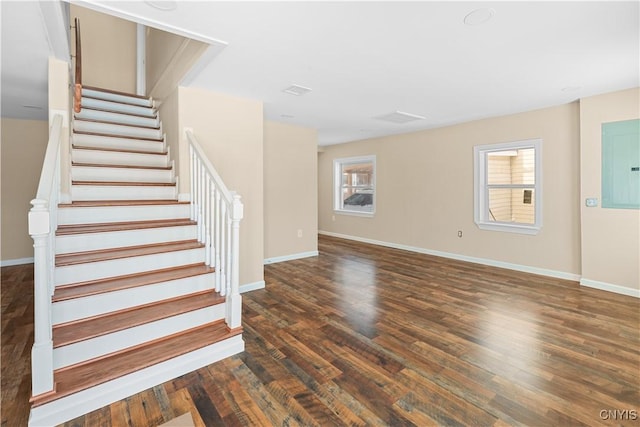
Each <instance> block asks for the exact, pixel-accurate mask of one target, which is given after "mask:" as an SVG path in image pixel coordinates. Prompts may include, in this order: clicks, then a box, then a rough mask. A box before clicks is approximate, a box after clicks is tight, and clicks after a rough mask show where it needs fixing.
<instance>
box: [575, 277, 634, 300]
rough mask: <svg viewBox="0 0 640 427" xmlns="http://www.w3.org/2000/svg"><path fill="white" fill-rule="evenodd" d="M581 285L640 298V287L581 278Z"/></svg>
mask: <svg viewBox="0 0 640 427" xmlns="http://www.w3.org/2000/svg"><path fill="white" fill-rule="evenodd" d="M580 286H586V287H588V288H594V289H600V290H601V291H607V292H613V293H616V294H622V295H628V296H630V297H635V298H640V289H632V288H627V287H626V286H620V285H614V284H612V283H606V282H599V281H597V280H591V279H585V278H584V277H583V278H582V279H580Z"/></svg>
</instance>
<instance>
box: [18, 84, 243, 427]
mask: <svg viewBox="0 0 640 427" xmlns="http://www.w3.org/2000/svg"><path fill="white" fill-rule="evenodd" d="M81 105H82V109H81V111H80V112H79V113H76V114H75V115H74V119H73V133H72V142H71V144H72V145H71V166H70V171H71V172H70V174H71V176H70V181H71V200H72V201H71V203H63V204H58V206H57V209H55V208H54V209H53V211H52V214H51V216H53V217H55V218H56V221H55V222H54V227H53V228H54V229H55V228H57V229H56V230H55V237H52V240H54V242H53V245H54V247H55V258H54V260H55V262H54V265H52V266H51V269H52V275H51V276H52V277H51V279H52V280H53V284H49V288H50V291H51V292H50V305H49V312H50V342H51V344H50V347H52V350H51V353H52V354H51V357H52V359H50V360H49V359H48V358H49V356H48V353H47V351H46V347H47V343H46V340H44V341H42V342H41V343H40V344H39V342H40V341H39V338H38V328H39V327H38V314H36V343H35V345H34V350H33V351H34V353H33V355H34V356H33V364H34V369H33V372H34V379H33V381H34V382H33V384H34V396H33V397H32V399H31V402H32V411H31V418H30V425H34V426H35V425H37V426H41V425H55V424H59V423H62V422H65V421H67V420H70V419H73V418H75V417H77V416H80V415H82V414H84V413H87V412H89V411H91V410H94V409H98V408H100V407H102V406H104V405H107V404H109V403H112V402H114V401H116V400H119V399H122V398H124V397H127V396H130V395H132V394H135V393H137V392H140V391H142V390H145V389H147V388H149V387H152V386H154V385H157V384H159V383H162V382H164V381H167V380H169V379H172V378H175V377H177V376H179V375H182V374H184V373H187V372H190V371H192V370H195V369H198V368H200V367H202V366H205V365H208V364H210V363H213V362H215V361H217V360H220V359H222V358H225V357H228V356H231V355H233V354H236V353H238V352H241V351H243V349H244V343H243V341H242V327H241V326H240V325H239V321H238V320H234V321H233V322H229V321H228V319H229V316H230V315H229V310H230V309H231V305H230V303H229V301H228V299H229V297H231V295H226V296H224V295H225V292H226V293H227V294H229V292H228V291H227V288H226V287H225V286H224V283H223V286H221V284H220V282H221V281H225V280H227V279H225V277H224V275H223V276H220V271H218V272H217V274H216V270H224V266H218V264H216V263H215V262H210V261H209V260H214V259H215V258H214V257H212V256H210V255H209V253H210V252H212V251H213V249H211V247H212V242H211V241H212V240H213V241H215V239H214V238H213V237H211V238H210V237H209V234H206V233H205V232H204V226H205V224H203V222H204V220H205V218H209V216H210V215H209V213H208V212H205V211H204V207H205V203H204V202H202V203H200V206H194V203H196V202H194V200H191V202H180V201H178V197H177V188H176V174H175V169H174V164H173V162H172V161H171V159H170V153H169V150H168V147H167V144H166V141H165V138H164V136H163V132H162V124H161V122H160V119H159V117H158V113H157V111H156V109H155V108H154V105H153V101H152V100H150V99H148V98H143V97H139V96H136V95H129V94H123V93H119V92H113V91H108V90H103V89H97V88H87V87H83V88H82V100H81ZM45 161H46V160H45ZM192 163H193V162H192ZM43 174H44V173H43ZM192 175H193V174H192ZM61 179H65V177H62V178H61ZM41 182H42V181H41ZM192 184H193V185H195V186H196V190H198V188H197V185H198V184H197V183H195V182H193V180H192ZM193 185H192V186H193ZM207 185H208V184H207ZM207 189H209V187H208V186H207ZM34 206H36V205H35V204H34ZM206 207H208V208H210V207H211V206H210V204H208V203H207V204H206ZM199 212H200V213H199ZM56 226H57V227H56ZM229 229H230V228H229ZM207 230H208V228H207ZM32 235H33V233H32ZM229 236H230V235H229ZM34 241H36V244H37V240H36V237H35V236H34ZM34 247H36V245H34ZM52 255H53V254H52ZM223 257H224V255H223ZM52 258H53V256H52ZM37 260H38V257H37V256H36V267H35V268H36V276H37V269H38V265H37ZM216 266H218V267H216ZM43 274H44V273H43ZM36 282H37V280H36ZM36 286H38V284H37V283H36ZM45 299H46V298H45ZM43 300H44V299H43V298H42V297H37V301H36V310H38V304H39V303H38V301H43ZM47 302H49V301H48V300H47ZM237 303H238V300H237V299H236V301H235V304H237ZM40 330H41V331H42V330H45V331H46V329H40ZM40 335H42V334H40ZM43 354H44V355H45V356H43ZM43 361H44V363H40V364H39V365H37V364H38V363H39V362H43ZM43 364H44V365H48V364H51V369H52V371H53V389H52V390H47V386H46V385H45V386H41V385H38V386H36V383H37V381H39V379H38V375H39V372H43V373H44V374H43V376H46V375H49V373H48V371H47V370H46V369H43V368H42V365H43ZM43 387H44V389H45V391H44V392H38V393H36V391H37V390H40V391H42V390H41V389H42V388H43Z"/></svg>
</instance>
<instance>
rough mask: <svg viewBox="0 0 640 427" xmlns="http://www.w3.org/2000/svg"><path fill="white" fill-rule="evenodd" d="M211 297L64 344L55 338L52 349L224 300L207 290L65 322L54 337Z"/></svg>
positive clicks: (59, 326)
mask: <svg viewBox="0 0 640 427" xmlns="http://www.w3.org/2000/svg"><path fill="white" fill-rule="evenodd" d="M209 295H211V298H207V299H208V300H207V301H203V302H202V304H201V305H197V306H194V307H186V308H184V307H183V308H178V309H177V310H175V311H165V312H163V313H161V314H157V315H155V316H154V317H142V318H140V319H137V320H133V321H132V322H131V323H130V324H128V325H127V326H124V325H121V326H118V327H114V328H111V329H104V330H102V331H99V332H94V333H91V334H86V335H84V336H79V335H77V336H76V339H73V340H69V341H66V342H64V343H56V342H55V338H54V343H53V348H61V347H65V346H67V345H71V344H75V343H79V342H82V341H87V340H90V339H93V338H97V337H101V336H105V335H109V334H112V333H115V332H119V331H122V330H125V329H128V328H133V327H136V326H141V325H146V324H149V323H152V322H156V321H158V320H163V319H168V318H171V317H174V316H179V315H181V314H185V313H190V312H192V311H196V310H201V309H203V308H208V307H213V306H215V305H219V304H223V303H224V302H225V301H226V298H225V297H223V296H221V295H220V294H218V293H217V292H216V291H214V290H212V289H207V290H204V291H199V292H194V293H191V294H187V295H180V296H177V297H173V298H167V299H164V300H160V301H154V302H151V303H147V304H142V305H138V306H135V307H129V308H126V309H122V310H117V311H112V312H109V313H103V314H98V315H96V316H92V317H86V318H84V319H78V320H73V321H70V322H65V323H60V324H57V325H54V326H53V331H54V335H55V331H56V330H60V329H62V328H66V327H70V326H78V325H83V324H84V325H86V324H87V323H90V322H95V321H97V320H109V319H110V318H111V319H113V318H114V317H117V316H121V315H124V314H127V313H130V312H132V311H145V310H146V309H149V308H151V307H158V306H162V305H168V304H175V305H179V303H180V302H181V301H184V300H188V299H191V298H194V297H197V298H205V297H207V296H209Z"/></svg>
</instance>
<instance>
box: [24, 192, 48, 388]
mask: <svg viewBox="0 0 640 427" xmlns="http://www.w3.org/2000/svg"><path fill="white" fill-rule="evenodd" d="M31 204H32V205H33V207H32V208H31V210H30V211H29V234H30V235H31V237H32V238H33V258H34V272H33V274H34V343H33V348H32V349H31V388H32V395H33V396H37V395H39V394H42V393H47V392H50V391H52V390H53V341H52V339H51V292H50V289H49V282H50V281H52V280H53V277H49V276H50V273H51V271H50V268H49V258H48V257H49V255H48V252H49V248H48V246H49V232H50V230H49V224H50V222H49V206H48V202H47V201H46V200H40V199H34V200H32V201H31Z"/></svg>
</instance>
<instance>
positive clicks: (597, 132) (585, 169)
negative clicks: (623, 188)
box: [580, 88, 640, 295]
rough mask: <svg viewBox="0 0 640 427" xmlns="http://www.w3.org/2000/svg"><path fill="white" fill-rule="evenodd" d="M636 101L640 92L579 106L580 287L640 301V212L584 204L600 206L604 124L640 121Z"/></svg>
mask: <svg viewBox="0 0 640 427" xmlns="http://www.w3.org/2000/svg"><path fill="white" fill-rule="evenodd" d="M638 100H640V89H639V88H635V89H630V90H625V91H621V92H613V93H608V94H604V95H599V96H593V97H590V98H584V99H581V100H580V135H581V140H580V170H581V189H580V190H581V202H580V206H581V221H582V278H583V279H582V281H583V282H584V283H585V284H591V285H593V283H588V282H600V283H601V284H605V285H606V284H609V285H614V286H620V287H623V288H630V289H633V290H635V292H636V293H635V294H636V295H640V292H638V291H640V261H639V260H640V210H638V209H603V208H602V207H600V206H598V207H594V208H587V207H585V203H584V202H585V199H586V198H587V197H597V198H598V201H599V202H600V201H601V200H602V193H601V169H602V157H601V151H602V144H601V132H602V130H601V126H602V123H607V122H615V121H621V120H631V119H637V118H640V105H639V104H640V103H639V101H638ZM599 204H600V203H599ZM596 285H597V284H596Z"/></svg>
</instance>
